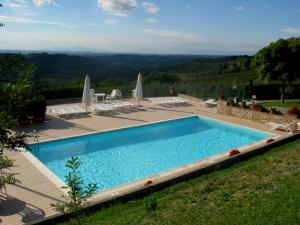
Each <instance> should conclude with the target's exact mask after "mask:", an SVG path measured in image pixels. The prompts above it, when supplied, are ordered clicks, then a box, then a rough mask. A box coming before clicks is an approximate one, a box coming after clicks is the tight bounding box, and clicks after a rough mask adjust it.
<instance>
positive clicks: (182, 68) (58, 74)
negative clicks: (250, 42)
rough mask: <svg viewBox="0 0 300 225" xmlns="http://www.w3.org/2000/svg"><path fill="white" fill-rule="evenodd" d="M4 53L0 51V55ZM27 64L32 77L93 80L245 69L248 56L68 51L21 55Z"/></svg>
mask: <svg viewBox="0 0 300 225" xmlns="http://www.w3.org/2000/svg"><path fill="white" fill-rule="evenodd" d="M5 54H7V53H2V54H1V53H0V58H1V57H3V56H5ZM23 56H25V57H26V60H27V62H28V63H32V64H34V66H35V67H36V73H35V77H34V78H35V80H47V81H50V82H55V83H56V82H64V81H70V80H72V79H74V78H77V77H84V76H85V75H90V76H91V78H92V79H93V80H94V81H102V80H105V79H107V78H111V77H119V78H121V79H124V80H133V79H136V76H137V74H138V73H139V72H141V73H143V74H144V75H148V74H150V73H151V72H153V71H160V72H168V73H176V74H192V75H216V74H223V73H235V72H244V71H248V70H249V66H250V57H248V56H243V57H237V56H230V57H228V56H226V57H225V56H205V55H204V56H197V55H135V54H100V53H84V52H81V53H80V54H77V53H74V52H72V54H71V53H70V54H66V53H64V54H62V53H59V54H58V53H27V54H23Z"/></svg>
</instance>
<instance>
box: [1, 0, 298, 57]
mask: <svg viewBox="0 0 300 225" xmlns="http://www.w3.org/2000/svg"><path fill="white" fill-rule="evenodd" d="M0 3H1V4H2V5H3V7H2V8H0V22H3V23H4V24H5V26H4V27H2V28H0V49H2V50H89V51H98V52H111V53H143V54H249V53H254V52H255V51H257V50H259V49H260V48H262V47H263V46H265V45H267V44H269V43H270V42H272V41H276V40H277V39H279V38H288V37H292V36H300V0H149V1H148V0H146V1H143V0H0Z"/></svg>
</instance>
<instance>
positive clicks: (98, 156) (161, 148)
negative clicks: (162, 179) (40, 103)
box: [31, 116, 271, 191]
mask: <svg viewBox="0 0 300 225" xmlns="http://www.w3.org/2000/svg"><path fill="white" fill-rule="evenodd" d="M270 136H271V134H269V133H264V132H260V131H256V130H252V129H247V128H242V127H239V126H234V125H229V124H226V123H222V122H218V121H214V120H210V119H206V118H202V117H196V116H195V117H189V118H184V119H177V120H173V121H168V122H161V123H156V124H150V125H145V126H139V127H133V128H126V129H120V130H114V131H109V132H102V133H96V134H90V135H85V136H80V137H73V138H67V139H63V140H56V141H49V142H43V143H40V144H38V145H37V144H32V145H31V148H32V154H33V155H34V156H35V157H37V158H38V159H39V160H40V161H41V162H42V163H44V164H45V165H46V166H47V167H48V168H49V169H50V170H51V171H52V172H54V173H55V174H56V175H57V176H58V177H59V178H61V179H62V180H65V175H66V174H67V173H68V169H67V168H66V167H65V164H66V161H67V160H68V159H69V158H70V157H72V156H77V157H79V158H80V160H81V161H82V162H83V164H82V166H81V167H80V172H81V175H82V177H83V178H84V180H85V182H86V183H97V185H98V187H99V191H100V190H104V189H107V188H110V187H114V186H118V185H120V184H124V183H127V182H130V181H134V180H137V179H140V178H143V177H146V176H150V175H153V174H156V173H159V172H162V171H166V170H170V169H173V168H176V167H179V166H182V165H185V164H188V163H191V162H193V161H197V160H200V159H204V158H207V157H209V156H213V155H216V154H219V153H222V152H226V151H229V150H231V149H233V148H238V147H241V146H244V145H247V144H250V143H254V142H257V141H260V140H263V139H266V138H268V137H270Z"/></svg>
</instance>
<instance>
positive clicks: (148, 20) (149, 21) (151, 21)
mask: <svg viewBox="0 0 300 225" xmlns="http://www.w3.org/2000/svg"><path fill="white" fill-rule="evenodd" d="M146 22H147V23H158V22H159V21H158V20H157V19H153V18H146Z"/></svg>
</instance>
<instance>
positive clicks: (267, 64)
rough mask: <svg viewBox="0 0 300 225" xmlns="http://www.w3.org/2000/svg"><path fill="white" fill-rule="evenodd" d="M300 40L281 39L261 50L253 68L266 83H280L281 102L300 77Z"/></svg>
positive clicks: (256, 55) (253, 63) (257, 54)
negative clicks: (289, 87)
mask: <svg viewBox="0 0 300 225" xmlns="http://www.w3.org/2000/svg"><path fill="white" fill-rule="evenodd" d="M299 58H300V38H299V37H298V38H289V39H279V40H278V41H276V42H275V43H271V44H270V45H268V46H266V47H264V48H263V49H261V50H259V51H258V52H257V53H256V54H255V56H254V58H253V60H252V67H253V69H254V70H255V71H256V72H257V74H258V77H259V78H260V79H261V80H263V81H265V82H280V84H281V88H280V93H281V102H282V103H284V99H285V91H286V88H287V87H288V85H290V84H291V83H292V82H293V81H295V80H296V79H297V78H299V77H300V64H299Z"/></svg>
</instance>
